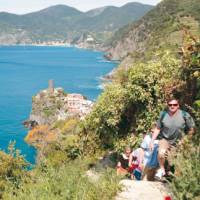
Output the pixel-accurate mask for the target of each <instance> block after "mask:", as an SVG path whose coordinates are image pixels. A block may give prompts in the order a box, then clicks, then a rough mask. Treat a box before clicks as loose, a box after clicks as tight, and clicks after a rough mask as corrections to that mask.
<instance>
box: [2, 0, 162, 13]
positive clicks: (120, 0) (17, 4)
mask: <svg viewBox="0 0 200 200" xmlns="http://www.w3.org/2000/svg"><path fill="white" fill-rule="evenodd" d="M134 1H137V2H140V3H144V4H151V5H156V4H157V3H159V2H160V1H161V0H132V1H131V0H0V12H1V11H4V12H10V13H16V14H25V13H29V12H34V11H38V10H41V9H43V8H46V7H49V6H52V5H57V4H64V5H68V6H71V7H74V8H77V9H78V10H81V11H88V10H91V9H93V8H98V7H102V6H108V5H113V6H122V5H124V4H126V3H128V2H134Z"/></svg>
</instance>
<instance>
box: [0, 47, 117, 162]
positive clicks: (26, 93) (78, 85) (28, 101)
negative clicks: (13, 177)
mask: <svg viewBox="0 0 200 200" xmlns="http://www.w3.org/2000/svg"><path fill="white" fill-rule="evenodd" d="M116 65H117V64H116V63H114V62H109V61H107V60H106V59H105V58H104V57H103V52H97V51H92V50H84V49H78V48H73V47H55V46H54V47H48V46H7V47H0V148H1V150H5V151H6V149H7V147H8V145H9V142H10V141H15V142H16V145H15V147H16V148H17V149H19V150H21V153H22V154H23V155H25V158H26V159H27V160H28V161H29V162H31V163H34V162H35V156H36V151H35V149H34V148H33V147H31V146H29V145H28V144H26V142H25V141H24V137H25V136H26V134H27V131H28V130H27V129H26V128H25V127H24V126H23V124H22V123H23V121H24V120H26V119H28V118H29V115H30V112H31V105H32V97H33V96H34V95H36V94H37V93H39V92H40V91H42V90H44V89H46V88H47V87H48V81H49V80H54V85H55V87H62V88H63V89H64V91H65V92H66V93H77V94H81V95H83V96H86V97H87V98H88V100H91V101H95V100H96V98H97V97H98V95H99V94H100V93H101V92H102V87H101V84H102V83H101V77H103V76H104V75H106V74H107V73H109V72H110V71H111V70H112V69H113V68H114V67H115V66H116Z"/></svg>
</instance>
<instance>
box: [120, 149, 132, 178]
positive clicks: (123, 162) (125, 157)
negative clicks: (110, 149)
mask: <svg viewBox="0 0 200 200" xmlns="http://www.w3.org/2000/svg"><path fill="white" fill-rule="evenodd" d="M130 154H131V148H130V147H126V148H125V151H124V153H122V154H120V156H119V158H118V163H117V175H122V176H123V175H127V174H128V173H129V157H130Z"/></svg>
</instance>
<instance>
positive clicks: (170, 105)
mask: <svg viewBox="0 0 200 200" xmlns="http://www.w3.org/2000/svg"><path fill="white" fill-rule="evenodd" d="M168 106H169V107H172V106H174V107H175V106H178V104H177V103H174V104H172V103H169V104H168Z"/></svg>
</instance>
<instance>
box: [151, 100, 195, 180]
mask: <svg viewBox="0 0 200 200" xmlns="http://www.w3.org/2000/svg"><path fill="white" fill-rule="evenodd" d="M167 106H168V107H167V110H166V111H163V112H161V114H160V117H159V119H158V121H157V127H156V128H155V130H154V132H153V136H152V140H151V143H150V145H149V147H150V149H151V150H153V148H154V140H155V139H156V138H157V139H158V140H159V149H158V161H159V165H160V168H159V170H158V171H157V173H156V178H159V179H162V177H163V176H164V175H165V174H166V172H165V168H164V164H165V160H166V157H167V154H168V151H169V150H170V148H171V147H173V146H176V144H177V142H178V141H179V140H180V139H181V138H182V133H185V134H188V135H189V136H192V135H193V133H194V127H195V123H194V120H193V118H192V117H191V116H190V114H189V113H187V112H185V111H183V110H181V109H180V108H179V101H178V100H177V99H175V98H173V99H170V100H169V101H167Z"/></svg>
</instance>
